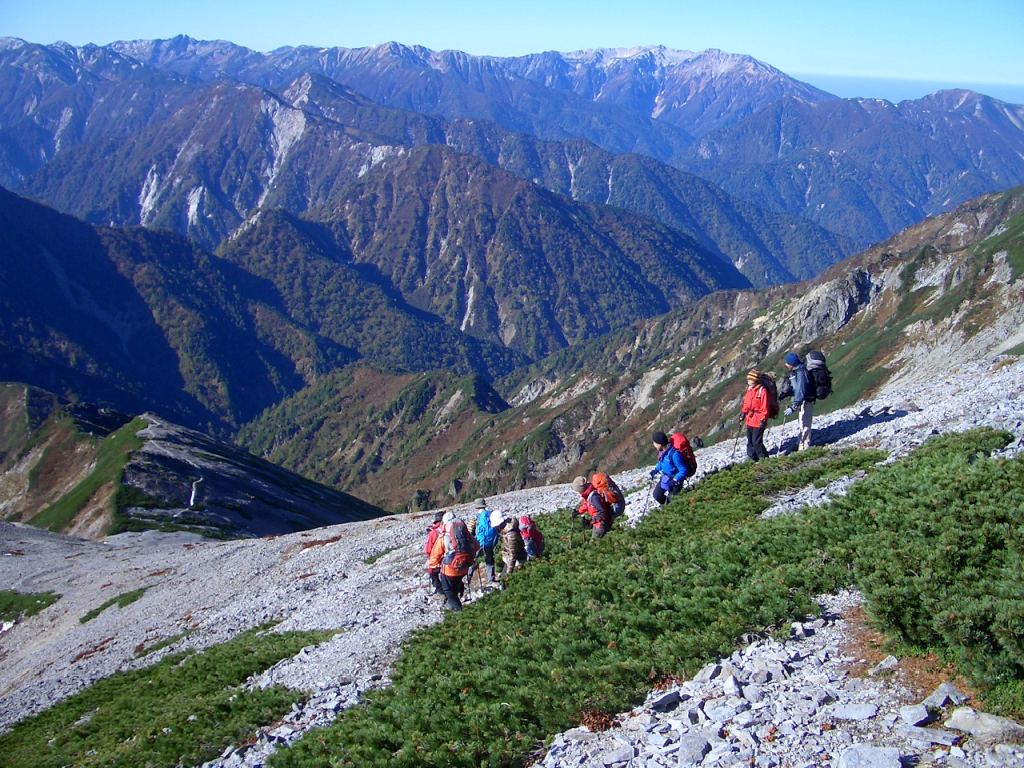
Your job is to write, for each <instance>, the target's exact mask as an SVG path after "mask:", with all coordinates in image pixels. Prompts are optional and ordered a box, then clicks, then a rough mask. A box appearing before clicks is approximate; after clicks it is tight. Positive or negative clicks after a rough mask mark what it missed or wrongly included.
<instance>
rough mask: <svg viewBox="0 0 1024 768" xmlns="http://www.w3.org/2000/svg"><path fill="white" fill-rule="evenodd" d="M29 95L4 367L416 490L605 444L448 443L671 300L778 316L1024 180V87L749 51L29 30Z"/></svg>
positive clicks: (348, 478) (12, 44) (16, 98)
mask: <svg viewBox="0 0 1024 768" xmlns="http://www.w3.org/2000/svg"><path fill="white" fill-rule="evenodd" d="M0 94H2V98H0V185H2V186H4V187H6V188H7V189H9V190H10V191H6V190H0V237H2V238H3V239H4V242H5V244H6V246H5V247H6V251H5V255H6V257H7V258H5V260H4V261H3V263H2V264H0V285H2V286H3V288H2V291H3V293H2V298H3V301H2V303H0V349H2V351H3V353H4V354H3V357H2V358H0V360H2V362H0V379H6V380H12V381H21V382H25V383H27V384H31V385H34V386H38V387H42V388H44V389H47V390H50V391H53V392H57V393H61V394H63V395H65V396H67V397H68V398H70V399H72V400H73V399H75V398H82V399H86V400H91V401H96V402H97V403H100V404H104V405H107V404H109V405H114V406H116V407H117V408H118V409H119V410H122V411H125V412H128V413H141V412H143V411H152V412H156V413H159V414H160V415H161V416H162V417H166V418H168V419H171V420H173V421H176V422H179V423H181V424H183V425H185V426H187V427H189V428H193V429H206V430H207V431H210V432H213V433H215V434H218V435H220V436H222V437H223V436H234V437H237V438H238V439H241V440H244V441H245V442H246V444H247V445H249V446H250V447H252V448H253V449H255V450H258V451H259V452H260V453H261V454H264V455H267V456H274V457H276V459H277V460H279V461H282V462H284V463H287V464H288V465H289V466H291V467H292V468H294V469H297V470H301V471H302V472H303V473H305V474H308V475H309V476H311V477H316V478H317V479H322V480H325V481H327V482H331V483H336V484H339V485H341V486H343V487H345V488H350V489H351V488H357V487H364V488H368V489H372V493H374V494H376V496H375V498H377V499H378V500H381V499H386V500H387V502H388V503H399V502H400V501H401V500H402V499H407V498H408V496H407V495H405V494H407V493H408V491H409V490H410V487H413V488H416V489H419V490H423V491H424V492H425V493H435V494H436V493H438V492H439V491H440V486H439V485H438V483H442V482H444V483H451V484H453V485H452V487H454V485H458V484H462V485H463V486H465V487H467V488H475V489H477V490H478V491H481V492H485V491H487V490H488V489H492V488H499V487H500V488H502V489H504V488H507V487H512V486H514V485H516V484H521V483H527V482H534V481H537V480H539V479H544V478H551V477H556V476H560V475H561V473H563V472H565V471H568V468H569V467H570V466H571V465H572V463H573V461H575V460H576V459H579V458H580V457H582V456H591V455H592V454H591V453H589V451H590V449H589V448H587V447H586V446H587V444H588V440H589V439H590V437H592V436H593V435H590V434H589V433H588V435H589V436H588V435H584V436H582V437H581V435H582V434H583V433H579V434H577V431H574V430H575V427H572V428H570V427H571V426H572V425H574V424H575V425H576V426H579V424H582V423H583V422H585V421H588V420H590V418H591V417H590V416H588V415H587V414H585V413H583V412H582V411H580V412H579V413H576V412H572V413H568V412H567V414H566V415H564V416H563V417H560V418H563V419H566V420H567V421H563V422H562V423H559V424H557V425H556V424H554V423H546V424H542V423H539V422H533V421H529V420H528V421H521V422H520V424H521V425H523V426H522V428H521V427H520V426H514V425H512V424H511V423H507V424H505V426H504V427H503V428H502V434H503V437H502V438H501V439H500V440H499V443H500V444H501V445H503V446H505V447H503V448H500V449H499V448H497V447H496V446H494V447H492V448H491V449H489V450H495V451H497V452H498V453H499V454H500V453H501V452H502V451H503V450H507V451H508V452H509V454H508V456H511V457H513V458H508V456H506V458H508V463H507V464H506V465H502V466H501V467H497V466H496V465H495V466H491V465H490V464H488V463H486V462H485V463H483V464H480V465H479V466H478V465H476V464H475V463H474V464H460V465H458V466H456V465H455V464H451V465H450V466H449V469H448V470H445V472H447V475H445V478H446V479H444V480H443V481H442V479H441V478H440V477H436V478H434V477H431V471H432V470H430V469H429V468H428V466H427V465H428V464H430V465H431V466H433V464H432V463H431V462H427V460H426V459H425V458H424V457H423V456H421V455H419V454H418V451H420V450H421V449H425V447H426V446H429V445H431V444H432V443H431V441H432V439H433V438H431V437H430V434H429V433H430V432H431V431H434V432H435V433H438V434H439V433H440V432H444V431H446V430H448V429H450V428H453V427H452V425H455V424H462V425H463V426H464V427H465V430H467V431H464V432H460V431H459V429H462V427H460V428H459V429H456V430H455V431H454V432H449V434H459V435H461V438H460V439H467V440H468V439H471V438H472V439H474V440H476V439H478V432H477V431H476V430H477V429H478V428H479V425H478V424H477V419H484V420H485V421H486V422H487V423H488V424H491V423H492V422H495V423H499V422H500V423H504V422H503V421H502V419H504V418H505V417H504V416H499V414H503V413H504V412H505V411H509V410H513V411H514V409H515V408H516V407H518V406H520V405H523V404H526V403H527V402H529V401H530V400H531V398H532V397H536V396H537V394H536V393H538V392H546V391H547V390H549V389H550V388H551V387H552V386H554V385H555V383H558V385H559V386H561V385H562V383H564V382H565V381H566V380H567V379H573V378H574V377H579V378H578V381H577V384H578V386H579V387H582V388H583V389H581V390H580V391H581V392H582V391H585V390H586V389H587V388H588V387H590V386H591V385H592V384H593V382H591V380H590V379H589V378H587V374H586V373H584V372H587V371H590V370H591V369H594V370H597V371H603V370H605V368H606V367H607V366H606V362H607V358H608V356H609V355H611V356H612V357H614V358H615V359H616V360H619V359H639V358H637V357H636V356H637V355H638V354H639V350H638V349H633V350H632V351H629V350H627V348H628V347H629V345H630V342H629V338H633V339H638V338H639V337H640V336H641V335H644V334H647V333H649V331H644V330H642V328H643V327H646V326H643V327H642V326H639V325H636V324H637V323H646V322H653V323H655V324H657V323H659V322H662V321H659V320H655V319H654V318H659V317H660V318H676V317H678V315H677V313H680V312H683V313H685V312H688V311H690V310H691V309H693V308H694V307H704V308H705V309H703V310H699V309H693V311H695V312H698V313H700V312H704V315H702V318H703V319H700V320H693V321H692V322H694V323H696V325H694V326H693V327H692V329H691V332H692V333H693V334H695V336H694V337H693V338H689V337H687V338H686V339H682V338H679V337H676V336H674V335H672V334H667V335H665V339H668V338H669V337H670V336H671V338H672V339H674V341H672V342H671V343H673V344H677V347H675V348H673V349H672V350H671V351H669V350H668V348H666V350H665V351H664V354H665V355H667V356H669V357H671V356H672V355H673V354H674V355H675V356H676V357H679V356H680V355H682V354H684V352H683V350H685V349H691V350H692V349H694V348H695V347H694V344H695V343H696V341H695V340H696V339H702V340H706V339H708V338H711V337H712V336H713V335H714V333H715V332H716V331H717V330H722V329H724V328H725V327H726V326H729V327H732V328H736V327H737V326H736V324H735V323H733V321H732V319H730V320H729V321H728V322H726V321H724V320H723V319H722V312H724V311H725V310H724V309H723V308H722V304H721V302H733V301H735V302H738V303H739V304H742V305H743V306H744V307H745V310H744V312H746V313H747V314H748V315H749V313H750V312H753V310H754V308H755V307H762V305H763V303H764V302H771V301H774V300H776V299H777V297H779V296H782V295H787V296H789V295H790V294H789V293H787V291H790V290H791V291H799V290H805V289H806V286H804V287H797V288H792V289H786V290H783V289H782V288H779V287H776V288H772V286H783V285H786V284H791V283H794V282H795V281H800V280H810V279H814V278H816V277H817V276H819V275H821V274H822V273H828V270H830V269H833V268H838V269H852V267H849V265H850V264H851V262H848V261H845V262H844V259H847V258H848V257H851V256H853V255H854V254H855V253H856V252H857V250H858V249H859V248H863V247H865V246H867V245H869V244H871V243H874V242H877V241H880V240H883V239H884V238H887V237H890V236H891V235H893V233H895V232H897V231H900V230H902V229H903V228H905V227H908V226H911V225H914V224H915V223H917V222H920V221H922V220H923V219H924V218H925V217H926V216H929V215H935V214H942V213H943V212H945V211H949V210H951V209H954V208H955V207H956V206H957V205H959V204H961V203H962V202H964V201H965V200H968V199H971V198H975V197H977V196H978V195H982V194H985V193H991V192H998V191H1000V190H1004V189H1007V188H1009V187H1012V186H1014V185H1017V184H1022V183H1024V107H1021V106H1016V105H1011V104H1005V103H1002V102H999V101H996V100H994V99H990V98H987V97H984V96H980V95H978V94H974V93H971V92H969V91H947V92H940V93H936V94H933V95H932V96H929V97H927V98H924V99H918V100H914V101H905V102H902V103H900V104H898V105H894V104H891V103H888V102H884V101H876V100H863V99H839V98H836V97H833V96H832V95H830V94H827V93H825V92H823V91H820V90H817V89H815V88H812V87H811V86H808V85H806V84H805V83H801V82H799V81H797V80H795V79H793V78H791V77H788V76H787V75H785V74H784V73H782V72H779V71H778V70H776V69H774V68H772V67H770V66H768V65H767V64H764V63H762V62H758V61H756V60H755V59H752V58H750V57H748V56H741V55H734V54H728V53H723V52H721V51H715V50H712V51H703V52H699V53H691V52H682V51H672V50H669V49H665V48H660V47H655V48H635V49H601V50H593V51H583V52H576V53H552V52H549V53H545V54H537V55H532V56H523V57H516V58H497V57H479V56H470V55H467V54H464V53H460V52H457V51H443V52H435V51H430V50H428V49H425V48H422V47H410V46H403V45H400V44H397V43H388V44H385V45H380V46H374V47H370V48H364V49H355V50H351V49H341V48H332V49H321V48H312V47H297V48H282V49H279V50H276V51H273V52H270V53H259V52H256V51H252V50H249V49H246V48H243V47H241V46H237V45H234V44H232V43H228V42H223V41H212V42H210V41H205V42H204V41H197V40H193V39H190V38H187V37H178V38H174V39H172V40H157V41H131V42H121V43H115V44H112V45H108V46H103V47H99V46H84V47H74V46H69V45H66V44H57V45H51V46H44V45H36V44H32V43H27V42H25V41H21V40H16V39H12V38H0ZM47 206H50V207H47ZM837 265H839V266H837ZM749 288H761V289H770V290H768V292H766V293H754V292H750V291H748V290H746V289H749ZM723 290H726V291H739V293H729V294H726V295H727V296H729V297H739V298H728V299H725V298H722V296H721V295H719V296H710V297H709V294H714V293H715V292H718V291H723ZM851 290H852V289H851ZM861 298H863V297H861ZM860 301H861V299H860V298H859V299H858V300H857V302H858V306H859V302H860ZM763 306H767V304H764V305H763ZM745 316H747V315H745ZM687 317H688V318H689V317H690V316H689V315H687ZM730 317H731V316H730ZM749 317H750V322H754V319H753V315H749ZM664 322H668V323H676V322H677V320H666V321H664ZM690 322H691V320H689V319H688V320H687V321H686V323H687V324H689V323H690ZM757 322H765V321H763V320H758V321H757ZM687 327H690V326H689V325H687ZM758 328H760V326H758ZM774 333H775V334H778V333H781V331H778V330H776V331H775V332H774ZM655 335H659V337H660V333H659V334H655ZM737 338H739V337H737ZM742 338H743V339H744V342H743V343H746V344H752V345H754V346H755V347H757V348H762V347H764V348H767V347H771V346H772V345H773V344H774V343H775V341H774V340H773V337H772V334H770V333H767V332H765V333H764V335H763V337H761V338H753V336H749V335H748V333H747V331H744V332H743V334H742ZM612 339H614V340H616V341H615V342H614V343H615V345H616V346H615V347H614V348H612V347H607V346H603V345H605V344H610V343H612V342H611V341H609V340H612ZM637 343H639V342H637ZM659 343H660V342H659ZM665 343H666V344H668V343H669V342H668V341H666V342H665ZM721 343H723V344H726V345H728V344H735V343H738V342H737V341H736V339H728V338H727V339H724V340H722V341H721ZM624 350H626V351H624ZM658 354H659V355H660V354H662V353H661V352H659V353H658ZM644 359H646V358H644ZM560 361H561V362H560ZM564 366H576V368H575V374H573V373H571V372H570V371H569V370H568V369H566V368H565V367H564ZM720 367H721V366H720ZM725 367H726V368H729V369H730V370H731V367H730V366H725ZM556 368H557V370H558V375H557V376H554V375H553V374H552V371H554V370H555V369H556ZM700 375H701V376H703V377H704V378H705V379H706V380H707V381H716V382H719V383H720V384H721V383H722V381H721V379H720V371H718V370H717V369H715V370H711V369H710V368H709V369H707V370H703V372H702V373H701V374H700ZM425 382H426V383H425ZM577 384H569V385H567V386H568V387H569V389H568V390H566V392H565V393H564V394H560V395H558V396H557V397H565V398H569V399H572V397H574V396H575V395H572V394H571V393H572V392H575V390H573V389H572V387H574V386H577ZM636 386H638V387H640V389H641V390H643V388H644V386H645V385H644V384H642V383H638V384H637V385H636ZM723 386H724V384H723ZM353 387H354V389H353ZM687 387H689V388H690V389H689V390H688V391H690V392H692V391H695V390H694V389H693V388H694V387H696V388H697V390H699V391H700V392H701V393H702V394H703V393H705V392H706V391H707V387H705V386H704V385H699V384H688V385H687ZM375 388H378V389H375ZM386 393H390V395H393V397H390V395H389V397H390V399H385V394H386ZM403 393H404V394H403ZM531 393H533V394H532V395H531ZM641 399H642V398H641ZM708 402H710V401H708ZM481 403H482V404H483V405H479V404H481ZM473 404H477V405H473ZM328 405H329V407H330V408H332V409H335V410H333V411H332V412H331V415H330V416H328V415H321V417H320V418H318V419H316V420H314V421H312V422H311V421H310V419H309V416H308V414H309V413H310V412H315V413H319V409H320V408H322V407H327V406H328ZM623 407H626V406H623ZM352 409H355V410H352ZM477 409H478V410H479V411H480V412H481V413H483V414H486V415H485V416H479V415H473V416H469V415H467V414H470V412H471V411H472V412H473V413H474V414H475V413H476V410H477ZM626 410H627V411H630V412H632V410H634V407H633V406H632V405H630V406H628V407H626ZM618 415H619V416H620V417H621V416H622V414H618ZM428 417H429V418H430V419H432V421H431V424H432V425H433V426H430V427H428V426H426V424H425V422H423V421H422V419H424V418H428ZM602 418H604V417H603V416H602ZM460 419H467V421H460ZM577 422H578V423H577ZM470 423H473V424H476V425H477V426H473V427H472V429H470V427H469V426H466V425H468V424H470ZM527 423H529V424H532V426H530V428H529V429H526V427H525V425H526V424H527ZM566 424H569V425H570V426H568V427H567V426H566ZM353 425H361V427H362V428H365V429H368V430H369V432H368V433H367V434H360V433H358V432H356V431H353V430H354V429H355V427H354V426H353ZM371 425H372V426H371ZM608 428H609V429H611V430H613V431H614V429H617V427H612V426H610V427H608ZM598 431H600V430H598ZM594 434H597V433H596V432H594ZM488 439H490V438H488ZM332 443H333V444H334V445H335V449H334V451H333V452H332V451H330V450H328V448H329V446H330V445H331V444H332ZM339 445H344V446H347V447H344V448H338V446H339ZM434 445H435V447H436V445H437V444H434ZM417 446H418V447H417ZM574 446H576V447H574ZM440 449H441V450H444V451H452V452H456V451H455V449H454V448H453V447H452V446H449V445H447V444H445V445H444V446H441V448H440ZM617 450H618V449H617ZM622 450H625V449H624V448H623V449H622ZM615 455H616V456H619V457H620V458H621V456H620V454H618V453H617V454H615ZM621 455H622V456H624V455H626V454H625V453H623V454H621ZM574 456H575V459H574V458H573V457H574ZM332 457H334V458H332ZM337 457H348V458H349V459H351V462H352V463H351V464H350V465H346V466H339V465H337V464H336V461H337V460H338V459H337ZM597 458H601V459H602V460H604V459H605V458H608V459H609V460H611V458H612V457H611V454H608V455H607V456H605V455H604V454H602V455H601V456H599V457H597ZM436 460H437V458H436V456H435V457H434V460H433V461H434V463H436ZM615 460H616V461H617V460H619V459H618V458H616V459H615ZM424 462H425V463H424ZM537 466H541V467H543V469H540V470H538V469H537V468H536V467H537ZM530 467H533V468H530ZM456 481H458V482H457V483H456ZM390 485H394V487H395V490H394V493H393V492H392V490H391V488H390ZM395 494H399V495H398V496H396V495H395Z"/></svg>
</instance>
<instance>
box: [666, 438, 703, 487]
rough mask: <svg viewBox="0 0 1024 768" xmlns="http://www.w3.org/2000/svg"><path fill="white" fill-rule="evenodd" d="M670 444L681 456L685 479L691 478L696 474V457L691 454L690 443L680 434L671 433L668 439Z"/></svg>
mask: <svg viewBox="0 0 1024 768" xmlns="http://www.w3.org/2000/svg"><path fill="white" fill-rule="evenodd" d="M668 439H669V440H670V441H671V442H672V447H673V448H675V449H676V450H677V451H679V453H681V454H682V456H683V464H685V465H686V475H687V477H693V476H694V475H696V474H697V457H696V456H694V454H693V448H691V447H690V441H689V440H687V439H686V435H684V434H683V433H682V432H673V433H672V434H671V435H669V438H668Z"/></svg>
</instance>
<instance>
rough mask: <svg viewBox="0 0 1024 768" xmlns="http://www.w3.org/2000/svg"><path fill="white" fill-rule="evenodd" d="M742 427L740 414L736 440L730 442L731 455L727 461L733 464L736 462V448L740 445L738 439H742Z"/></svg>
mask: <svg viewBox="0 0 1024 768" xmlns="http://www.w3.org/2000/svg"><path fill="white" fill-rule="evenodd" d="M743 427H744V424H743V418H742V414H741V417H740V432H739V434H738V435H736V442H735V443H733V444H732V455H731V456H730V457H729V463H730V464H733V463H735V462H736V449H737V448H739V447H740V440H742V439H743Z"/></svg>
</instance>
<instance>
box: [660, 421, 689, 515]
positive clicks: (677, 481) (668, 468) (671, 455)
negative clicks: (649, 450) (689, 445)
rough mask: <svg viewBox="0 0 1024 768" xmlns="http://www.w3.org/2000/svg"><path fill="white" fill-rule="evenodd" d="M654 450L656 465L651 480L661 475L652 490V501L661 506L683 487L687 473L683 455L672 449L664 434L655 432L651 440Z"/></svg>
mask: <svg viewBox="0 0 1024 768" xmlns="http://www.w3.org/2000/svg"><path fill="white" fill-rule="evenodd" d="M651 440H652V441H653V443H654V448H655V449H656V450H657V451H658V463H657V465H656V466H655V467H654V469H652V470H651V479H652V480H653V479H654V478H655V477H657V476H658V474H659V473H660V474H661V482H659V483H658V486H657V487H656V488H655V489H654V500H655V501H656V502H658V503H659V504H661V505H664V504H667V503H668V500H669V499H670V498H671V497H672V494H674V493H676V492H677V491H679V489H680V488H682V487H683V480H685V479H686V476H687V474H688V473H689V472H688V470H687V468H686V463H685V462H684V461H683V454H681V453H680V452H679V451H678V450H676V449H675V448H674V447H672V443H671V442H670V441H669V439H668V436H667V435H666V434H665V433H664V432H655V433H654V436H653V437H652V438H651Z"/></svg>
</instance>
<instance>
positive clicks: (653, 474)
mask: <svg viewBox="0 0 1024 768" xmlns="http://www.w3.org/2000/svg"><path fill="white" fill-rule="evenodd" d="M650 475H651V480H653V479H654V478H655V477H657V475H658V470H656V469H652V470H651V472H650Z"/></svg>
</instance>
